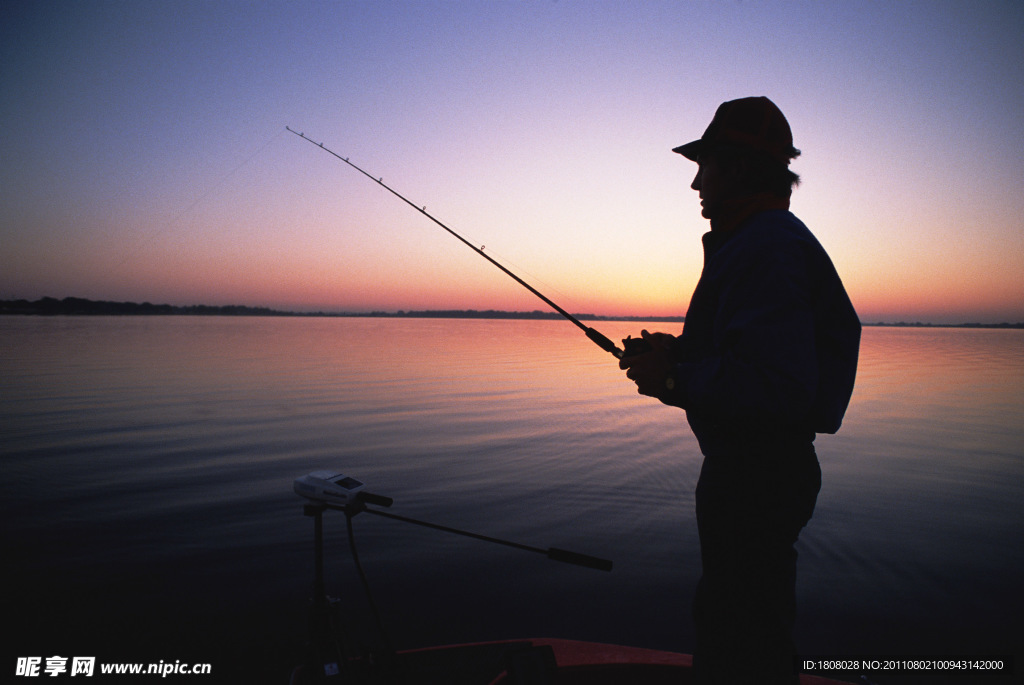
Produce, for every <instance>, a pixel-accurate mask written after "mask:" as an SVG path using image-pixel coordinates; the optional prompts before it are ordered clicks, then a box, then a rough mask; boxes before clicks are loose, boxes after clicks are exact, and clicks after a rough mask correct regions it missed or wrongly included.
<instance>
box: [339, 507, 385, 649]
mask: <svg viewBox="0 0 1024 685" xmlns="http://www.w3.org/2000/svg"><path fill="white" fill-rule="evenodd" d="M352 516H353V513H352V512H351V511H349V510H348V509H345V526H346V527H347V529H348V546H349V549H350V550H351V552H352V561H354V562H355V564H356V572H357V573H358V574H359V580H360V582H361V583H362V584H363V590H364V591H365V592H366V599H367V601H368V602H369V603H370V612H371V613H372V614H373V619H374V621H375V622H376V624H377V630H378V632H379V633H380V637H381V641H382V642H383V643H384V650H385V653H386V655H387V656H390V655H391V654H392V653H393V652H394V650H393V649H392V646H391V638H390V637H389V636H388V632H387V630H385V628H384V621H382V620H381V617H380V611H379V610H378V609H377V603H376V602H375V601H374V600H373V593H372V592H371V591H370V583H369V581H367V580H366V573H365V572H364V571H363V565H362V564H361V563H360V562H359V552H358V551H356V538H355V536H354V535H353V534H352Z"/></svg>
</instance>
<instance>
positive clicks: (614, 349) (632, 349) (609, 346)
mask: <svg viewBox="0 0 1024 685" xmlns="http://www.w3.org/2000/svg"><path fill="white" fill-rule="evenodd" d="M285 129H287V130H288V131H289V132H291V133H294V134H295V135H297V136H298V137H299V138H302V139H303V140H305V141H308V142H310V143H312V144H313V145H315V146H317V147H319V148H320V149H321V150H323V151H324V152H327V153H330V154H331V155H333V156H335V157H337V158H338V159H340V160H341V161H343V162H344V163H345V164H348V165H349V166H350V167H352V168H353V169H355V170H356V171H358V172H359V173H361V174H362V175H363V176H366V177H367V178H368V179H370V180H371V181H373V182H374V183H376V184H377V185H379V186H381V187H383V188H384V189H385V190H387V191H388V192H390V193H391V194H392V195H394V196H395V197H397V198H398V199H399V200H401V201H403V202H404V203H405V204H407V205H409V206H410V207H412V208H413V209H415V210H416V211H417V212H419V213H420V214H422V215H423V216H425V217H427V218H428V219H430V220H431V221H433V222H434V223H435V224H437V225H438V226H440V227H441V228H443V229H444V230H446V231H448V232H449V233H451V234H452V235H453V236H455V237H456V238H458V239H459V240H460V241H462V242H463V243H465V244H466V245H467V246H468V247H469V248H470V249H471V250H473V251H474V252H476V253H477V254H478V255H480V256H481V257H483V258H484V259H486V260H487V261H489V262H490V263H491V264H493V265H494V266H496V267H498V268H499V269H501V270H502V271H503V272H505V274H506V275H508V276H510V277H511V278H512V279H513V280H515V282H516V283H518V284H519V285H521V286H523V287H524V288H526V289H527V290H529V291H530V292H531V293H533V294H534V295H536V296H537V297H539V298H540V299H541V300H543V301H544V303H545V304H547V305H548V306H549V307H551V308H552V309H554V310H555V311H556V312H558V313H559V314H561V315H562V316H564V317H565V318H566V319H568V320H569V321H571V322H572V323H574V324H575V325H576V326H577V327H579V328H580V329H581V330H582V331H583V332H584V333H586V335H587V337H588V338H590V340H591V341H593V342H594V343H595V344H597V346H598V347H600V348H601V349H602V350H604V351H605V352H610V353H611V354H613V355H615V357H617V358H619V359H622V357H623V356H625V355H626V354H627V353H628V354H636V353H637V352H639V351H640V349H641V348H639V347H637V345H640V344H643V341H642V339H638V338H627V339H626V340H624V341H623V343H624V346H625V347H626V349H625V350H622V349H620V348H619V347H618V346H616V344H615V343H613V342H612V341H611V340H609V339H608V338H607V337H605V336H604V335H602V334H601V333H600V332H598V331H596V330H594V329H593V328H591V327H589V326H585V325H584V324H583V323H582V322H581V321H580V320H579V319H577V318H576V317H575V316H573V315H572V314H570V313H569V312H567V311H565V310H564V309H562V308H561V307H559V306H558V305H557V304H555V303H554V302H552V301H551V300H550V299H549V298H548V297H546V296H545V295H543V294H542V293H541V292H540V291H539V290H537V289H536V288H534V287H533V286H532V285H530V284H529V283H527V282H526V281H524V280H523V279H521V278H519V276H516V275H515V274H514V273H512V272H511V271H509V270H508V269H507V268H505V267H504V266H503V265H501V264H500V263H498V262H497V261H495V260H494V259H492V258H491V256H490V255H488V254H485V253H484V251H483V250H482V249H480V248H479V247H477V246H476V245H474V244H473V243H471V242H469V241H468V240H466V239H465V238H463V237H462V236H461V235H459V234H458V233H456V232H455V231H453V230H452V229H451V228H449V227H448V226H446V225H444V224H443V223H442V222H441V221H440V220H438V219H437V218H436V217H434V216H433V215H431V214H429V213H428V212H427V207H426V205H424V206H422V207H420V206H419V205H417V204H415V203H414V202H412V201H411V200H409V199H408V198H407V197H405V196H404V195H402V194H401V193H399V192H398V191H397V190H395V189H394V188H392V187H391V186H389V185H387V184H386V183H384V178H383V177H377V176H373V175H372V174H370V173H369V172H367V171H365V170H363V169H362V168H360V167H358V166H356V165H355V164H353V163H352V162H350V161H349V160H348V158H347V157H342V156H341V155H339V154H338V153H337V152H335V151H333V150H331V149H330V148H327V147H324V144H323V143H317V142H316V141H314V140H313V139H312V138H308V137H306V135H305V134H304V133H300V132H298V131H296V130H295V129H293V128H290V127H288V126H285Z"/></svg>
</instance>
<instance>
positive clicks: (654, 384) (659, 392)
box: [619, 331, 675, 402]
mask: <svg viewBox="0 0 1024 685" xmlns="http://www.w3.org/2000/svg"><path fill="white" fill-rule="evenodd" d="M640 337H642V338H643V339H644V341H645V342H647V343H648V344H649V345H650V347H651V349H650V351H648V352H642V353H640V354H635V355H631V356H628V357H623V358H622V359H621V360H619V368H620V369H624V370H625V371H626V378H628V379H629V380H631V381H633V382H634V383H636V389H637V392H639V393H640V394H641V395H647V396H649V397H656V398H658V399H659V400H661V401H662V402H665V401H666V398H667V397H668V395H669V390H668V387H666V385H665V379H666V378H668V377H669V374H670V373H671V372H672V370H673V369H674V367H675V362H673V360H672V357H671V356H670V354H669V349H670V348H671V347H672V344H673V342H674V341H675V336H674V335H669V334H668V333H648V332H647V331H641V332H640Z"/></svg>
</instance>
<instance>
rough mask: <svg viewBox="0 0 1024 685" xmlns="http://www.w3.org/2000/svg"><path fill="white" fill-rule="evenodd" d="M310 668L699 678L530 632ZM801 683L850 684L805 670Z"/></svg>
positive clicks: (539, 682) (563, 680)
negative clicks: (334, 666)
mask: <svg viewBox="0 0 1024 685" xmlns="http://www.w3.org/2000/svg"><path fill="white" fill-rule="evenodd" d="M303 671H304V669H297V670H296V672H294V673H293V674H292V678H291V683H292V685H301V684H303V683H314V682H327V683H330V682H355V683H389V684H391V683H398V684H401V685H406V684H407V685H433V684H435V683H445V684H446V685H455V684H458V685H462V684H465V685H546V684H552V685H556V684H557V685H634V684H636V683H643V684H645V685H662V684H663V683H664V684H666V685H668V684H669V683H671V684H672V685H687V684H688V683H691V682H693V680H692V677H693V657H692V656H690V655H689V654H681V653H678V652H669V651H661V650H656V649H647V648H643V647H627V646H623V645H611V644H603V643H598V642H585V641H579V640H565V639H557V638H531V639H523V640H505V641H495V642H478V643H467V644H457V645H446V646H440V647H425V648H420V649H411V650H406V651H401V652H398V653H397V654H395V655H393V656H392V657H391V658H390V659H386V660H378V661H376V663H374V664H372V665H371V664H368V663H367V662H366V661H365V660H361V659H360V660H356V661H353V662H349V663H348V664H346V665H344V666H343V667H342V669H341V671H342V672H340V673H337V674H336V675H335V677H320V678H315V677H314V678H311V677H310V676H311V675H312V674H311V673H310V672H308V671H305V672H303ZM317 675H319V674H317ZM800 685H849V683H845V682H842V681H837V680H831V679H828V678H822V677H819V676H813V675H806V674H804V675H801V676H800Z"/></svg>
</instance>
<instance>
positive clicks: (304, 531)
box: [0, 317, 1024, 685]
mask: <svg viewBox="0 0 1024 685" xmlns="http://www.w3.org/2000/svg"><path fill="white" fill-rule="evenodd" d="M596 327H597V328H598V329H599V330H601V331H602V332H603V333H605V334H606V335H608V336H609V337H611V338H613V339H615V338H621V337H625V335H627V334H630V333H632V334H636V333H637V331H638V330H639V328H641V327H646V328H648V329H650V330H666V331H670V332H678V329H679V328H680V327H681V324H643V325H641V324H635V323H618V322H609V323H599V324H597V325H596ZM0 406H2V410H0V421H2V443H0V463H2V465H3V478H2V479H0V495H2V497H0V507H2V510H0V514H2V517H3V535H4V554H3V569H4V576H5V578H6V582H5V584H4V598H3V602H4V605H3V607H2V610H3V615H4V616H5V617H6V623H7V624H8V625H10V626H12V627H13V628H14V629H15V632H16V633H17V637H16V638H15V639H14V640H13V641H11V642H10V643H9V644H5V645H4V651H5V659H4V664H5V665H4V667H3V668H13V663H14V661H15V658H16V657H17V656H50V655H53V654H62V655H72V656H73V655H79V656H83V655H84V656H97V657H98V658H99V659H100V660H106V661H142V660H144V659H152V660H154V661H158V660H161V659H162V660H164V661H165V662H173V661H175V660H179V659H180V660H182V661H189V660H191V661H200V662H209V663H211V664H212V665H213V668H214V673H215V675H217V674H219V675H220V676H222V677H223V680H222V679H221V678H217V677H215V678H214V679H213V680H212V681H210V680H207V682H226V681H230V680H231V679H232V678H231V677H230V676H229V675H228V674H239V673H243V672H245V673H253V674H258V677H256V678H255V679H254V682H268V683H271V682H285V680H286V677H287V672H288V669H289V668H290V666H291V665H293V664H294V663H296V662H297V661H298V659H299V658H300V657H301V652H302V645H303V641H304V637H305V633H304V631H305V625H304V624H305V612H306V607H307V601H308V598H309V595H310V586H311V580H312V568H313V555H312V522H311V519H309V518H306V517H304V516H303V514H302V500H301V499H300V498H299V497H298V496H296V495H295V494H293V492H292V481H293V480H294V479H295V478H296V477H298V476H301V475H304V474H306V473H308V472H310V471H313V470H317V469H322V468H328V469H338V470H342V471H344V472H346V473H348V474H350V475H352V476H355V477H357V478H359V479H360V480H363V481H364V482H366V484H367V488H368V489H369V490H371V491H373V492H377V493H381V494H385V495H389V496H391V497H393V498H394V500H395V504H394V506H393V507H392V509H391V511H393V512H394V513H398V514H402V515H405V516H412V517H416V518H421V519H426V520H429V521H432V522H436V523H440V524H444V525H449V526H454V527H459V528H465V529H469V530H472V531H474V532H479V533H483V534H486V535H492V536H496V537H502V538H508V539H511V540H514V541H517V542H521V543H525V544H528V545H532V546H536V547H542V548H547V547H551V546H554V547H560V548H565V549H570V550H575V551H579V552H583V553H587V554H592V555H595V556H599V557H605V558H609V559H612V560H613V561H614V562H615V569H614V571H613V572H611V573H603V572H600V571H594V570H589V569H583V568H578V567H573V566H566V565H561V564H557V563H554V562H551V561H548V560H546V559H545V558H543V557H542V556H540V555H532V554H529V553H525V552H521V551H516V550H512V549H509V548H506V547H500V546H495V545H489V544H487V543H484V542H479V541H475V540H469V539H466V538H461V537H457V536H452V535H447V534H445V533H440V532H436V531H431V530H427V529H423V528H418V527H414V526H409V525H406V524H402V523H399V522H396V521H390V520H385V519H382V518H379V517H373V516H370V515H361V516H358V517H356V518H355V520H354V527H355V538H356V541H357V543H358V548H359V553H360V558H361V561H362V563H363V566H364V567H365V569H366V571H367V574H368V576H369V581H370V584H371V586H372V588H373V590H374V593H375V598H376V600H377V603H378V604H379V605H380V608H381V613H382V614H383V619H384V622H385V624H386V626H387V628H388V631H389V632H390V634H391V637H392V640H393V641H394V643H395V644H396V645H397V646H398V647H400V648H402V647H414V646H422V645H429V644H442V643H451V642H465V641H478V640H485V639H501V638H509V637H526V636H533V637H537V636H549V637H567V638H576V639H587V640H599V641H604V642H615V643H624V644H632V645H640V646H648V647H656V648H666V649H673V650H680V651H692V648H693V633H692V627H691V622H690V616H689V606H690V601H691V597H692V593H693V589H694V585H695V583H696V581H697V578H698V576H699V573H700V562H699V554H698V545H697V534H696V524H695V521H694V517H693V488H694V486H695V483H696V479H697V475H698V470H699V466H700V460H701V457H700V454H699V452H698V449H697V446H696V442H695V440H694V439H693V437H692V435H691V434H690V432H689V429H688V427H687V425H686V423H685V418H684V416H683V413H682V412H681V411H679V410H676V409H672V408H669V407H665V406H662V405H660V404H659V403H657V402H655V401H654V400H651V399H649V398H644V397H641V396H639V395H637V394H636V393H635V389H634V387H633V385H632V384H631V383H629V382H628V381H627V380H626V379H625V377H624V376H623V374H622V373H621V372H620V371H619V370H618V368H617V365H616V363H615V360H614V359H612V358H611V357H610V356H609V355H607V354H606V353H604V352H602V351H600V350H599V349H598V348H597V347H595V346H594V345H592V344H591V343H590V342H589V341H588V340H587V339H586V338H585V337H583V336H582V334H581V333H580V332H579V331H578V330H577V329H575V328H574V327H572V326H568V325H566V324H565V322H561V321H524V320H517V321H497V320H495V321H488V320H433V319H374V318H367V319H347V318H341V319H327V318H294V319H293V318H229V317H228V318H220V317H208V318H207V317H199V318H193V317H152V318H146V317H119V318H117V317H114V318H67V317H62V318H22V317H4V318H2V319H0ZM1022 419H1024V331H1015V330H962V329H896V328H867V329H865V331H864V339H863V345H862V352H861V367H860V373H859V377H858V382H857V388H856V391H855V394H854V399H853V402H852V405H851V407H850V410H849V412H848V414H847V418H846V422H845V424H844V427H843V429H842V430H841V431H840V433H839V434H838V435H836V436H820V437H819V438H818V442H817V449H818V453H819V459H820V461H821V464H822V471H823V482H824V484H823V489H822V492H821V495H820V497H819V503H818V508H817V511H816V514H815V516H814V518H813V519H812V520H811V522H810V524H809V525H808V527H807V529H806V530H805V531H804V533H803V535H802V537H801V541H800V544H799V546H798V549H799V552H800V562H799V563H800V565H799V574H800V576H799V580H798V587H799V597H798V599H799V603H800V623H799V635H798V638H799V640H798V641H799V645H800V648H801V651H803V652H804V653H827V654H834V655H855V654H864V653H870V654H876V655H877V654H882V655H886V654H925V655H934V656H942V655H963V654H991V653H1014V652H1016V653H1017V661H1018V665H1020V651H1019V650H1020V647H1021V645H1024V619H1022V616H1024V589H1022V582H1021V579H1022V578H1024V544H1022V541H1024V420H1022ZM326 532H327V540H328V549H327V563H328V583H329V590H330V592H331V594H332V595H334V596H338V597H342V598H345V600H346V604H347V605H348V606H349V607H350V609H349V614H348V618H347V622H348V623H349V624H350V626H349V627H350V631H351V633H352V635H353V642H354V643H359V642H360V641H362V642H365V643H367V644H371V645H372V643H374V641H375V639H376V637H375V635H374V634H373V631H372V630H370V629H369V626H370V620H369V617H368V612H367V605H366V601H365V599H364V596H363V593H362V590H361V588H360V586H359V583H358V580H357V577H356V575H355V573H354V570H353V565H352V562H351V558H350V555H349V552H348V548H347V537H346V535H345V532H344V518H343V517H342V516H340V515H338V516H336V517H332V516H331V515H328V516H327V517H326ZM877 681H878V682H879V683H882V684H883V685H884V684H885V683H894V682H906V679H900V678H888V679H886V678H878V679H877ZM912 682H918V681H912ZM922 682H937V681H935V680H929V681H922ZM952 682H958V683H967V682H972V681H971V680H970V679H963V678H960V679H954V680H953V681H952ZM986 682H992V681H991V680H988V681H986Z"/></svg>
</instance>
